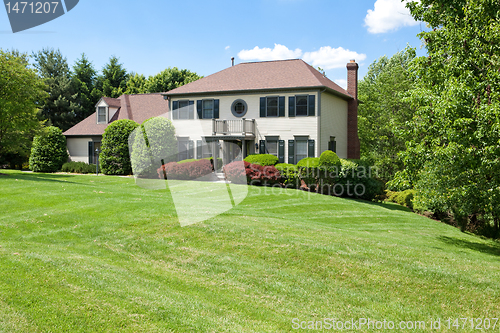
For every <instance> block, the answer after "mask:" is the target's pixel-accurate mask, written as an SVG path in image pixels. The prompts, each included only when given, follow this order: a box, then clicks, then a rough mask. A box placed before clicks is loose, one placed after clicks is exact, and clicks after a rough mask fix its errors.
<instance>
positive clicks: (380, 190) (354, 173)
mask: <svg viewBox="0 0 500 333" xmlns="http://www.w3.org/2000/svg"><path fill="white" fill-rule="evenodd" d="M340 162H341V164H342V168H341V170H340V173H339V177H338V180H337V181H336V183H335V185H334V186H333V187H332V189H331V191H332V194H333V195H336V196H341V197H352V198H358V199H364V200H369V201H373V200H381V199H382V198H383V197H384V184H383V182H382V181H380V180H378V179H375V178H374V177H373V175H372V170H371V167H370V166H366V165H359V164H358V163H355V162H353V161H349V160H344V159H341V160H340Z"/></svg>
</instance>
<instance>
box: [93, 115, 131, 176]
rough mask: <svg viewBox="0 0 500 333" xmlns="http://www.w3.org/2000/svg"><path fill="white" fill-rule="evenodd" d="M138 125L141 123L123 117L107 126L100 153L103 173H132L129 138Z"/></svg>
mask: <svg viewBox="0 0 500 333" xmlns="http://www.w3.org/2000/svg"><path fill="white" fill-rule="evenodd" d="M138 126H139V124H137V123H136V122H135V121H133V120H130V119H121V120H116V121H114V122H112V123H111V124H110V125H109V126H108V127H106V129H105V130H104V134H103V136H102V143H101V153H100V154H99V160H100V162H101V170H102V172H103V173H105V174H107V175H130V174H131V173H132V165H131V163H130V153H129V147H128V140H129V136H130V134H132V132H133V131H134V129H135V128H136V127H138Z"/></svg>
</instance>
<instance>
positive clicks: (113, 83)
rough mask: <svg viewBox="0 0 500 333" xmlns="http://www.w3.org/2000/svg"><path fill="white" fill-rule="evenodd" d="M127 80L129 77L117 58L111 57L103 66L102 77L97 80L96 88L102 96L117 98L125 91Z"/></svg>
mask: <svg viewBox="0 0 500 333" xmlns="http://www.w3.org/2000/svg"><path fill="white" fill-rule="evenodd" d="M128 79H129V75H128V74H127V70H126V69H125V68H124V67H123V64H121V63H120V62H119V59H118V58H117V57H115V56H112V57H111V58H109V62H108V63H107V64H106V65H104V68H103V69H102V75H100V76H98V78H97V88H98V89H99V90H100V91H101V92H102V93H101V95H102V96H107V97H112V98H117V97H120V96H121V95H123V94H124V92H125V90H127V80H128Z"/></svg>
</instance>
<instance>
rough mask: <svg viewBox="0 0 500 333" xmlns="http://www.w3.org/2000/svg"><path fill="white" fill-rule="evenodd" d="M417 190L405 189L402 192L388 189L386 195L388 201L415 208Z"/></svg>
mask: <svg viewBox="0 0 500 333" xmlns="http://www.w3.org/2000/svg"><path fill="white" fill-rule="evenodd" d="M416 192H417V191H415V190H405V191H401V192H395V191H386V195H387V200H388V201H391V202H395V203H397V204H399V205H401V206H406V207H408V208H410V209H413V197H414V196H415V193H416Z"/></svg>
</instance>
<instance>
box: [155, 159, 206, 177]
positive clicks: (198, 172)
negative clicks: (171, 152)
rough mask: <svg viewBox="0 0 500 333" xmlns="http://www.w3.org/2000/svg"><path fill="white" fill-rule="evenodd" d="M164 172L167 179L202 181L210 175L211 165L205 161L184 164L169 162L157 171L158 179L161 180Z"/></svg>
mask: <svg viewBox="0 0 500 333" xmlns="http://www.w3.org/2000/svg"><path fill="white" fill-rule="evenodd" d="M164 171H165V172H166V173H167V178H168V179H177V180H194V179H198V180H202V179H204V178H205V176H207V175H210V174H211V173H212V164H211V163H210V161H209V160H206V159H201V160H197V161H191V162H185V163H176V162H170V163H167V164H164V165H162V166H161V167H160V168H159V169H158V170H157V173H158V177H159V178H160V179H163V177H164ZM207 179H208V178H207Z"/></svg>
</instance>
